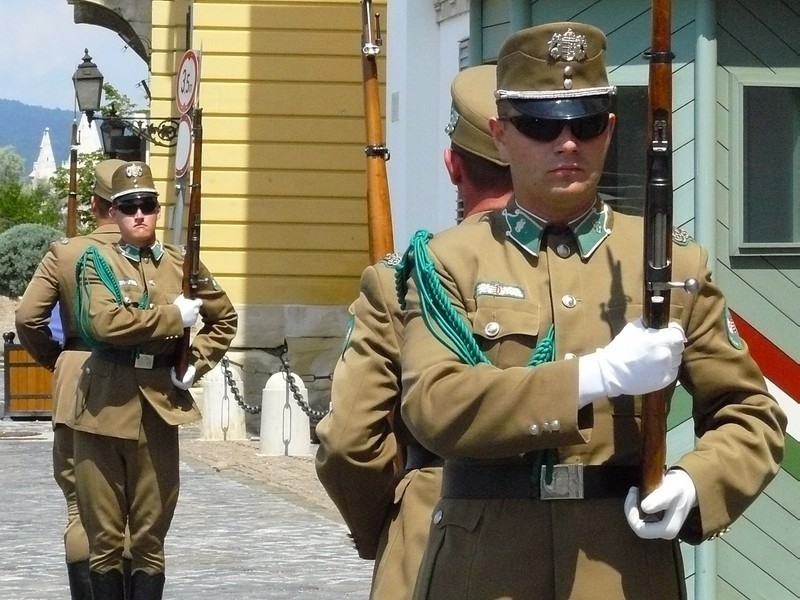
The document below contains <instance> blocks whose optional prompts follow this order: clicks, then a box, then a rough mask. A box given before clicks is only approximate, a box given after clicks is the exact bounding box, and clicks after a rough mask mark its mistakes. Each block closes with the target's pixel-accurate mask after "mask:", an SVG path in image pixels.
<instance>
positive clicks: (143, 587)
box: [95, 571, 165, 600]
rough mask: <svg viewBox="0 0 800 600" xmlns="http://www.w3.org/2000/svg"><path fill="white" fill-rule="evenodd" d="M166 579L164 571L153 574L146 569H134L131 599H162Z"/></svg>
mask: <svg viewBox="0 0 800 600" xmlns="http://www.w3.org/2000/svg"><path fill="white" fill-rule="evenodd" d="M164 580H165V577H164V573H155V574H154V575H151V574H150V573H147V572H146V571H134V572H133V575H131V597H130V600H161V598H162V596H163V594H164ZM95 600H97V599H95Z"/></svg>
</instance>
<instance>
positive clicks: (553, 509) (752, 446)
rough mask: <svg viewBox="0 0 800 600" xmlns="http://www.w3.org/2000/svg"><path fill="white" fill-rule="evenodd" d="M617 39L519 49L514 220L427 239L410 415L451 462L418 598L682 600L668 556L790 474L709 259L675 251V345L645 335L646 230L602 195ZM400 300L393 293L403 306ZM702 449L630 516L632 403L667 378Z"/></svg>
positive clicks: (513, 93) (681, 245) (526, 44)
mask: <svg viewBox="0 0 800 600" xmlns="http://www.w3.org/2000/svg"><path fill="white" fill-rule="evenodd" d="M605 49H606V38H605V36H604V35H603V33H602V32H601V31H599V30H598V29H596V28H594V27H590V26H587V25H583V24H580V23H553V24H547V25H541V26H537V27H533V28H530V29H526V30H522V31H519V32H517V33H514V34H513V35H511V36H510V37H509V38H508V39H507V40H506V41H505V42H504V44H503V45H502V47H501V49H500V51H499V54H498V62H497V90H496V92H495V95H496V98H497V99H498V114H499V117H498V118H497V119H492V121H491V123H490V126H491V129H492V133H493V136H494V139H495V142H496V143H497V145H498V148H499V150H500V153H501V156H502V157H503V158H504V159H505V160H507V161H508V163H509V165H510V168H511V176H512V179H513V184H514V197H513V198H512V200H511V201H510V202H509V204H508V206H507V207H506V208H505V209H504V210H502V211H498V212H494V213H489V214H487V215H485V216H483V217H482V218H480V219H479V220H477V221H475V222H472V223H467V224H464V225H461V226H460V227H456V228H453V229H451V230H448V231H446V232H444V233H442V234H439V235H437V236H435V237H433V239H430V240H429V241H428V239H429V238H428V236H427V235H425V234H424V233H421V234H419V235H417V236H415V238H414V240H413V242H412V247H411V254H410V255H407V261H408V262H407V264H406V268H408V267H410V265H411V264H412V263H413V266H414V268H413V270H412V272H411V276H412V277H411V282H410V283H409V287H410V289H409V293H408V305H407V308H408V312H407V315H406V322H405V325H406V327H405V337H404V341H403V344H402V372H403V401H402V415H403V420H404V422H405V423H406V424H407V426H408V428H409V429H410V431H411V432H412V434H413V435H414V436H415V437H416V439H417V440H419V442H420V443H422V444H423V445H425V446H426V447H428V448H429V449H430V450H431V451H433V452H436V453H437V454H439V455H440V456H442V457H444V459H445V465H444V473H443V481H442V499H441V500H440V502H439V504H438V505H437V507H436V509H435V511H434V513H433V517H432V521H431V534H430V539H429V543H428V547H427V550H426V554H425V557H424V559H423V562H422V566H421V569H420V574H419V579H418V581H417V587H416V589H415V593H414V597H415V598H417V599H423V598H429V599H435V600H441V599H450V598H452V599H457V600H488V599H499V598H503V599H504V600H507V599H514V600H523V599H524V600H528V599H531V598H547V599H549V600H553V599H555V600H562V599H567V598H570V599H584V598H585V599H589V598H591V599H595V598H609V599H615V600H616V599H620V598H628V599H641V600H644V599H646V600H659V599H677V598H684V597H685V585H684V576H683V569H682V560H681V556H680V549H679V545H678V538H681V539H683V540H685V541H686V542H688V543H692V544H697V543H699V542H701V541H703V540H705V539H708V538H709V537H711V536H713V535H717V534H719V533H720V532H722V531H723V530H724V529H725V528H727V527H728V526H729V525H730V524H731V523H732V522H733V521H734V520H735V519H736V518H737V517H738V516H739V515H741V514H742V512H743V511H744V510H745V509H746V508H747V507H748V506H749V505H750V503H751V502H752V501H753V499H754V498H755V497H756V496H757V495H758V494H759V493H760V492H761V491H762V490H763V489H764V487H765V486H766V485H767V483H768V482H769V481H770V480H771V479H772V477H773V476H774V475H775V473H776V472H777V470H778V468H779V463H780V460H781V458H782V454H783V436H784V430H785V426H786V417H785V415H784V414H783V413H782V411H781V410H780V409H779V407H778V405H777V403H776V402H775V400H774V399H773V398H772V397H771V396H770V395H769V393H768V392H767V389H766V386H765V382H764V379H763V377H762V375H761V373H760V371H759V369H758V367H757V366H756V364H755V363H754V361H753V360H752V359H751V357H750V356H749V354H748V352H747V348H746V346H745V344H744V343H743V342H742V340H741V339H740V338H739V336H738V335H737V333H736V331H735V329H734V328H733V327H732V326H731V325H730V323H731V321H730V320H729V318H728V316H729V315H728V311H727V309H726V306H725V300H724V297H723V295H722V293H721V291H720V289H719V288H718V287H717V285H716V284H715V283H714V282H713V280H712V278H711V274H710V271H709V268H708V266H707V264H706V261H707V253H706V251H705V250H704V249H703V248H702V247H701V246H700V245H699V244H696V243H694V242H693V241H691V240H689V239H686V238H685V237H682V236H679V235H675V236H674V237H675V243H674V247H673V277H674V278H675V279H677V280H680V281H683V280H686V279H689V278H695V279H697V281H698V282H699V291H697V293H694V294H689V293H685V292H683V291H673V292H672V294H671V305H670V314H671V319H672V322H671V324H670V326H669V327H668V328H665V329H660V330H655V329H647V328H645V327H644V326H643V325H642V323H641V320H640V319H637V317H640V316H641V314H642V303H643V287H644V286H643V277H644V276H643V259H642V257H643V227H642V219H641V218H639V217H631V216H626V215H623V214H619V213H615V212H614V211H613V210H612V209H611V208H610V207H609V206H608V205H606V204H604V203H603V202H602V201H601V200H599V199H598V197H597V183H598V181H599V178H600V173H601V171H602V168H603V163H604V159H605V155H606V152H607V149H608V145H609V141H610V139H611V135H612V131H613V128H614V115H613V114H611V113H610V107H611V99H612V95H613V94H614V88H613V87H611V86H609V84H608V78H607V75H606V70H605ZM401 292H402V290H401ZM676 378H677V379H678V381H679V382H680V384H681V385H683V386H684V388H685V389H686V391H687V392H688V393H689V394H690V395H691V396H692V398H693V412H692V415H693V418H694V422H695V432H696V434H697V436H698V438H699V440H698V442H697V445H696V447H695V449H694V450H693V451H691V452H688V453H687V454H685V455H684V456H682V457H681V458H680V459H679V460H678V461H677V462H676V463H675V464H673V465H670V466H669V469H668V471H667V473H666V476H665V478H664V481H663V484H662V485H661V486H660V487H658V488H657V489H656V490H655V491H654V492H653V493H652V494H650V495H649V496H648V497H647V498H646V499H644V500H643V501H642V509H643V511H645V513H652V514H657V513H659V511H664V514H663V517H662V518H661V519H660V520H656V521H654V522H645V521H644V520H642V519H641V517H640V515H639V511H638V508H637V500H638V489H637V487H636V486H637V485H638V464H639V458H640V457H639V448H640V435H639V432H640V429H639V428H640V419H639V415H640V410H641V403H642V401H643V400H642V396H641V394H645V393H647V392H650V391H655V390H659V389H661V388H663V387H665V386H667V385H669V384H670V383H671V382H673V381H674V380H675V379H676Z"/></svg>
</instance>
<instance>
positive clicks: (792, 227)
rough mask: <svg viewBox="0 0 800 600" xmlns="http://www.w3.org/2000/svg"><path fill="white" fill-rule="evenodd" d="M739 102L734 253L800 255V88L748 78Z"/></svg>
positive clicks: (734, 119) (733, 161)
mask: <svg viewBox="0 0 800 600" xmlns="http://www.w3.org/2000/svg"><path fill="white" fill-rule="evenodd" d="M733 108H734V110H733V111H732V115H731V124H732V126H733V128H734V131H733V132H732V133H733V135H732V136H731V139H732V148H731V166H732V169H731V187H732V189H731V192H732V196H731V198H732V208H733V209H734V210H733V215H732V216H733V217H734V218H733V219H731V246H732V247H731V251H732V254H734V255H739V256H743V255H751V256H763V255H800V88H797V87H789V86H779V85H760V84H742V85H740V86H739V94H737V97H736V98H734V107H733ZM737 128H738V130H737Z"/></svg>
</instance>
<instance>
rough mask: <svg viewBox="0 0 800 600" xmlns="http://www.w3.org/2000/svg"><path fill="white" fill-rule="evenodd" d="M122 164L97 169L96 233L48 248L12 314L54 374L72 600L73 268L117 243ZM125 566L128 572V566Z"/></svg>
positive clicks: (77, 365) (81, 353)
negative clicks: (115, 213)
mask: <svg viewBox="0 0 800 600" xmlns="http://www.w3.org/2000/svg"><path fill="white" fill-rule="evenodd" d="M123 164H125V163H124V161H121V160H117V159H110V160H105V161H102V162H100V163H97V165H96V166H95V171H94V177H95V184H94V191H93V195H92V199H91V209H92V213H93V214H94V216H95V219H96V220H97V228H96V229H95V230H94V231H92V232H91V233H90V234H88V235H86V236H81V237H75V238H72V239H70V238H63V239H62V240H61V241H60V242H55V243H53V244H52V245H51V246H50V250H49V251H48V253H47V254H46V255H45V257H44V258H43V259H42V262H41V263H40V264H39V266H38V268H37V269H36V272H35V273H34V275H33V279H31V282H30V283H29V284H28V287H27V288H26V290H25V294H23V296H22V300H21V301H20V304H19V307H18V308H17V311H16V330H17V334H18V335H19V339H20V343H21V344H22V345H23V346H24V347H25V349H26V350H27V351H28V352H29V353H30V354H31V356H32V357H33V358H34V360H36V362H37V363H39V364H40V365H42V366H44V367H46V368H48V369H50V370H51V371H53V417H52V421H53V475H54V477H55V480H56V482H57V483H58V485H59V487H60V488H61V491H62V492H63V493H64V497H65V498H66V500H67V527H66V529H65V531H64V548H65V553H66V560H67V571H68V575H69V586H70V591H71V592H72V598H73V600H78V599H83V600H91V598H92V591H91V589H90V587H89V541H88V540H87V538H86V532H85V531H84V529H83V524H82V523H81V520H80V516H79V514H78V505H77V502H76V500H75V473H74V459H73V452H72V437H73V436H72V429H70V428H69V427H67V426H66V424H65V423H66V422H67V415H71V414H74V412H75V404H74V403H75V390H76V388H77V384H78V377H79V376H80V370H81V366H82V365H83V363H84V362H85V361H86V359H87V358H88V357H89V348H88V347H87V346H85V344H83V342H82V341H81V339H80V336H79V335H78V330H77V322H76V319H75V291H76V285H75V266H76V264H77V262H78V258H80V256H81V254H83V252H84V251H85V250H86V248H88V247H89V246H92V245H106V244H112V243H114V242H116V241H118V240H119V228H118V227H117V225H116V224H115V223H114V222H113V220H112V219H111V217H109V215H108V209H109V208H110V207H111V202H110V201H109V200H108V199H109V198H110V197H111V176H112V175H113V173H114V171H115V170H116V169H117V167H119V166H121V165H123ZM56 307H57V310H58V314H60V316H61V324H62V328H63V329H62V330H63V336H64V345H63V347H62V345H61V344H60V343H59V342H58V341H56V340H55V339H53V335H52V331H51V330H50V319H51V315H53V314H54V313H53V311H54V309H56ZM126 565H127V566H128V567H130V564H129V561H126Z"/></svg>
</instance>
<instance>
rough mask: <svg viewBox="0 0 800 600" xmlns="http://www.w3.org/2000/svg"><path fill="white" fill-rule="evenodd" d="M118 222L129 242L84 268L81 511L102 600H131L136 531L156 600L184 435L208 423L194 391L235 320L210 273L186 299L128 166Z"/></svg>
mask: <svg viewBox="0 0 800 600" xmlns="http://www.w3.org/2000/svg"><path fill="white" fill-rule="evenodd" d="M111 191H112V195H111V201H112V206H111V209H110V211H109V213H110V215H111V218H112V219H113V220H114V222H115V223H116V224H117V225H118V227H119V231H120V241H119V242H118V243H116V244H113V245H111V246H106V247H94V248H89V249H88V250H87V251H86V252H85V253H84V254H83V256H82V257H81V259H80V260H79V261H78V266H77V271H76V275H77V278H78V297H77V314H78V325H79V330H80V332H81V336H82V337H83V339H84V341H85V343H86V344H87V345H89V346H90V347H91V356H90V357H89V359H88V360H87V361H86V363H85V364H84V366H83V373H82V376H81V379H80V382H79V385H78V405H77V406H76V409H75V414H74V415H73V421H74V422H73V423H72V427H73V428H74V429H75V461H76V467H75V472H76V487H77V492H78V507H79V510H80V514H81V518H82V520H83V523H84V526H85V528H86V532H87V534H88V537H89V550H90V557H89V567H90V581H91V586H92V592H93V594H94V598H122V597H123V577H122V549H123V539H124V531H125V524H126V522H127V524H128V527H129V530H130V540H131V547H130V552H131V562H132V565H131V567H132V574H131V577H130V590H129V591H128V593H129V596H130V598H132V599H134V600H140V599H141V600H144V599H148V600H151V599H159V598H161V597H162V593H163V588H164V581H165V576H164V571H165V564H164V538H165V536H166V534H167V531H168V529H169V526H170V523H171V521H172V516H173V514H174V511H175V506H176V504H177V500H178V489H179V480H178V426H179V425H181V424H183V423H190V422H192V421H195V420H197V419H199V418H200V412H199V410H198V408H197V406H196V405H195V403H194V401H193V400H192V396H191V394H190V393H189V391H188V390H189V388H190V387H191V386H192V385H193V384H194V382H195V381H196V380H197V379H198V378H199V377H202V376H203V375H204V374H205V373H207V372H208V371H209V370H210V369H211V368H213V367H214V365H215V364H216V363H217V362H218V361H219V360H220V359H221V358H222V356H223V355H224V353H225V351H226V350H227V349H228V347H229V345H230V344H231V342H232V340H233V337H234V335H235V333H236V326H237V315H236V311H235V310H234V308H233V306H232V305H231V303H230V301H229V300H228V297H227V295H226V294H225V292H224V291H223V290H222V289H220V287H219V286H218V285H217V283H216V281H215V280H214V278H213V277H212V276H211V274H210V273H209V272H208V270H207V269H206V268H205V266H203V265H201V268H200V271H201V272H200V277H199V281H200V289H199V291H198V294H197V299H189V298H185V297H184V296H183V295H182V294H181V281H182V276H183V252H182V249H181V248H180V247H177V246H171V245H167V244H162V243H161V242H160V241H159V240H158V239H157V238H156V221H157V219H158V216H159V213H160V208H161V207H160V204H159V202H158V193H157V191H156V189H155V187H154V185H153V178H152V174H151V172H150V168H149V167H148V166H147V165H146V164H145V163H142V162H129V163H124V164H123V165H121V166H120V167H119V168H117V170H116V171H115V172H114V175H113V178H112V190H111ZM198 317H199V318H201V319H202V323H203V324H202V328H201V329H200V330H199V331H198V332H197V334H196V335H195V337H194V338H193V341H192V358H191V360H190V365H189V368H188V369H187V371H186V374H185V375H184V376H183V377H180V378H179V377H178V376H177V375H176V373H175V369H174V367H173V364H174V355H175V349H176V346H177V343H178V342H179V340H181V338H182V337H183V331H184V328H185V327H192V326H193V325H194V324H195V322H196V321H197V320H198Z"/></svg>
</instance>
